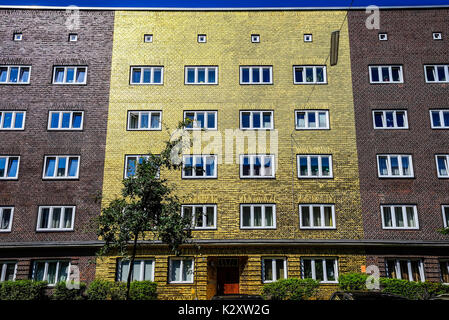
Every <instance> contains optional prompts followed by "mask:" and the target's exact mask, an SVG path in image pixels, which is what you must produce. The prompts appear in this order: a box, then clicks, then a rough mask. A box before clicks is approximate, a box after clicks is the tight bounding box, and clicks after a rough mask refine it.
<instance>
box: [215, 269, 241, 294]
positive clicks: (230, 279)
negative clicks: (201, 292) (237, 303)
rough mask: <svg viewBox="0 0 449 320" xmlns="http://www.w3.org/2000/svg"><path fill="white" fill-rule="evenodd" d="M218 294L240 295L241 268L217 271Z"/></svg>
mask: <svg viewBox="0 0 449 320" xmlns="http://www.w3.org/2000/svg"><path fill="white" fill-rule="evenodd" d="M217 271H218V272H217V293H218V294H219V295H222V294H238V293H239V278H240V275H239V268H238V267H219V268H218V270H217Z"/></svg>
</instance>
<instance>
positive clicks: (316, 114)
mask: <svg viewBox="0 0 449 320" xmlns="http://www.w3.org/2000/svg"><path fill="white" fill-rule="evenodd" d="M323 112H324V113H326V126H325V127H320V126H319V118H318V114H319V113H323ZM298 113H305V116H304V120H305V127H298ZM309 113H315V119H316V124H317V126H316V127H310V126H309ZM295 128H296V130H329V110H324V109H323V110H319V109H317V110H309V109H307V110H295Z"/></svg>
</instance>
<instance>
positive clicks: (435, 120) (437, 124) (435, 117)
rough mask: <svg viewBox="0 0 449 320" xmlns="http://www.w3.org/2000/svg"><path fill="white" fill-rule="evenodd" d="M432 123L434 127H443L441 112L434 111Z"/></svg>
mask: <svg viewBox="0 0 449 320" xmlns="http://www.w3.org/2000/svg"><path fill="white" fill-rule="evenodd" d="M432 123H433V126H434V127H441V121H440V112H439V111H432Z"/></svg>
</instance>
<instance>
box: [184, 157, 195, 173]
mask: <svg viewBox="0 0 449 320" xmlns="http://www.w3.org/2000/svg"><path fill="white" fill-rule="evenodd" d="M184 175H185V176H187V177H191V176H192V175H193V157H186V158H185V161H184Z"/></svg>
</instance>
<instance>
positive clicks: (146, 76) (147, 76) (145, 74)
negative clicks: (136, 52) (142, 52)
mask: <svg viewBox="0 0 449 320" xmlns="http://www.w3.org/2000/svg"><path fill="white" fill-rule="evenodd" d="M150 82H151V69H149V68H148V69H143V83H150Z"/></svg>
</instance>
